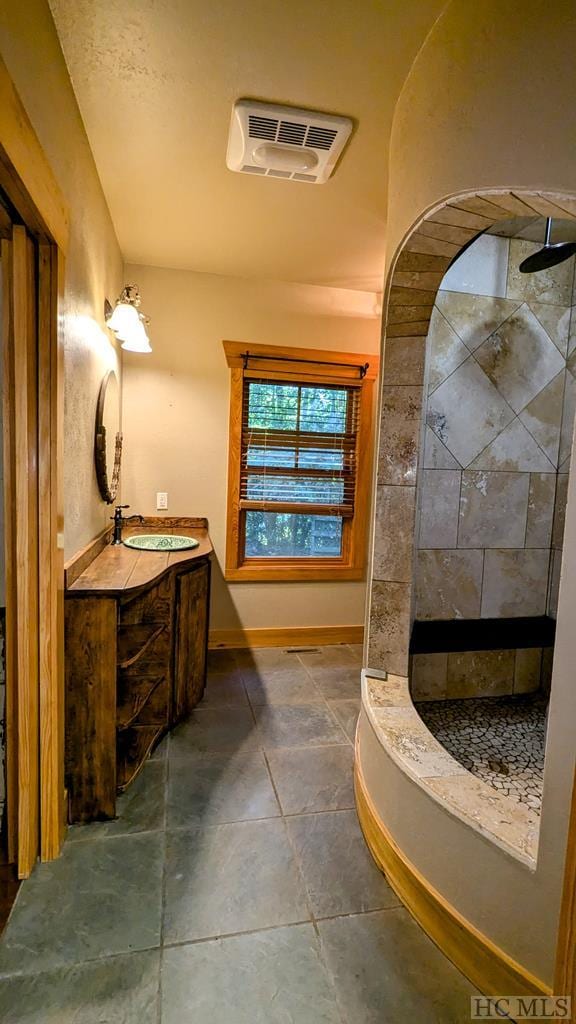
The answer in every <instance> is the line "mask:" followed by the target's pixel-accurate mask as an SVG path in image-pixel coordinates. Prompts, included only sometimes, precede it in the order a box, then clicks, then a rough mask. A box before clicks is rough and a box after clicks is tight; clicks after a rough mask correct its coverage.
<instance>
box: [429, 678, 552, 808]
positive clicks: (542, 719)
mask: <svg viewBox="0 0 576 1024" xmlns="http://www.w3.org/2000/svg"><path fill="white" fill-rule="evenodd" d="M416 708H417V710H418V714H419V715H420V717H421V718H422V719H423V721H424V722H425V723H426V725H427V726H428V728H429V729H430V731H431V732H432V733H434V736H435V737H436V739H437V740H438V741H439V742H440V743H441V744H442V745H443V746H444V747H446V749H447V750H448V751H449V753H450V754H452V757H455V758H456V760H457V761H459V762H460V764H461V765H463V766H464V768H467V769H468V771H469V772H471V773H472V774H473V775H476V776H477V777H478V778H480V779H483V780H484V782H488V783H489V784H490V785H491V786H493V787H494V789H497V790H498V791H499V792H500V793H503V794H504V796H508V797H511V799H513V800H517V801H519V803H522V804H525V805H526V806H527V807H530V808H531V809H532V810H533V811H537V812H538V813H539V812H540V810H541V807H542V788H543V784H544V755H545V747H546V715H547V711H548V698H547V697H545V696H542V695H541V694H540V693H534V694H532V693H531V694H525V695H522V696H512V697H479V698H474V697H473V698H467V699H466V700H435V701H421V702H420V703H417V704H416Z"/></svg>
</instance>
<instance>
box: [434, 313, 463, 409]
mask: <svg viewBox="0 0 576 1024" xmlns="http://www.w3.org/2000/svg"><path fill="white" fill-rule="evenodd" d="M469 354H470V353H469V352H468V349H467V348H466V346H465V345H463V344H462V342H461V341H460V338H459V337H458V335H457V334H456V332H455V331H454V330H453V329H452V327H451V326H450V324H449V323H448V321H447V320H446V319H445V318H444V317H443V316H442V313H441V312H440V311H439V310H438V309H436V307H435V308H434V310H433V312H432V317H431V320H430V330H429V332H428V391H429V392H431V391H435V390H436V388H437V387H438V385H439V384H441V383H442V381H443V380H446V378H447V377H449V376H450V374H451V373H452V371H453V370H455V369H456V367H457V366H460V363H463V362H464V360H465V359H467V358H468V356H469Z"/></svg>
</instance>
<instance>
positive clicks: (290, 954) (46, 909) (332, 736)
mask: <svg viewBox="0 0 576 1024" xmlns="http://www.w3.org/2000/svg"><path fill="white" fill-rule="evenodd" d="M359 674H360V651H359V650H357V649H355V648H352V647H347V646H344V645H342V646H338V647H330V648H321V649H319V650H318V651H308V652H300V653H292V652H284V651H279V650H261V651H254V652H251V653H250V654H248V653H247V652H236V653H235V652H223V653H216V654H214V655H211V658H210V674H209V683H208V689H207V693H206V696H205V699H204V700H203V701H202V703H201V705H200V706H199V708H198V709H197V710H196V711H195V712H194V714H193V715H192V717H191V718H190V719H189V720H188V721H187V722H185V723H183V724H182V725H181V726H180V727H179V728H178V729H177V730H176V731H175V732H174V733H173V734H172V736H170V737H168V738H167V740H165V741H164V742H163V743H162V744H161V746H160V747H159V748H158V750H157V751H156V752H155V755H154V756H153V758H152V759H151V760H150V761H149V762H148V764H147V765H146V766H145V768H144V770H143V771H142V773H141V774H140V776H139V778H138V779H137V781H136V782H135V783H134V785H133V786H132V787H131V788H130V789H129V790H128V792H127V793H126V794H125V796H124V797H123V798H122V799H121V801H120V806H119V817H118V819H117V820H116V821H113V822H108V823H102V824H94V825H90V826H84V827H76V828H73V829H70V830H69V834H68V838H67V841H66V844H65V847H64V853H63V856H62V857H61V859H60V860H57V861H54V862H53V863H51V864H42V865H39V866H38V868H37V869H36V871H35V872H34V874H33V876H32V878H30V879H29V880H28V881H27V882H25V883H24V884H23V885H22V886H21V889H20V892H19V895H18V897H17V900H16V903H15V906H14V909H13V911H12V914H11V917H10V920H9V922H8V926H7V929H6V931H5V933H4V935H3V937H2V940H1V941H0V1020H1V1021H2V1022H6V1024H188V1022H190V1024H390V1022H399V1024H400V1022H402V1024H404V1022H405V1021H410V1022H411V1024H436V1022H438V1024H460V1022H464V1021H468V1020H469V1019H470V1016H469V997H470V995H471V994H472V993H473V989H472V987H471V986H470V985H469V984H468V982H467V981H466V980H465V979H464V978H463V977H462V976H461V975H460V974H459V972H458V971H457V970H456V969H455V968H454V967H453V966H452V965H451V964H450V963H449V962H448V961H447V960H445V958H444V957H443V956H442V955H441V953H440V952H439V951H438V950H437V949H436V947H435V946H434V945H433V943H432V942H430V941H429V940H428V938H427V937H426V936H425V935H424V933H423V932H422V931H421V930H420V928H419V927H418V926H417V925H416V924H415V923H414V922H413V921H412V919H411V918H410V916H409V915H408V913H407V912H406V911H405V910H404V909H403V908H402V907H400V906H399V903H398V900H397V898H396V896H395V895H394V893H393V892H392V890H391V889H390V888H389V886H388V885H387V883H386V881H385V880H384V878H383V876H382V875H381V874H380V873H379V872H378V870H377V869H376V867H375V866H374V864H373V862H372V860H371V858H370V855H369V854H368V851H367V849H366V847H365V845H364V842H363V839H362V836H361V833H360V829H359V826H358V823H357V820H356V814H355V811H354V809H353V808H354V798H353V789H352V763H353V747H352V740H353V735H354V725H355V720H356V715H357V712H358V707H359Z"/></svg>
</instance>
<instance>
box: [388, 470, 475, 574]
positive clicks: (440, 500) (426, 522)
mask: <svg viewBox="0 0 576 1024" xmlns="http://www.w3.org/2000/svg"><path fill="white" fill-rule="evenodd" d="M461 475H462V474H461V472H460V471H459V470H453V469H425V470H423V472H422V477H421V497H420V538H419V547H421V548H455V547H456V541H457V538H458V510H459V504H460V479H461ZM396 489H398V488H396ZM410 578H411V577H410Z"/></svg>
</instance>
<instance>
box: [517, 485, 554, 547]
mask: <svg viewBox="0 0 576 1024" xmlns="http://www.w3.org/2000/svg"><path fill="white" fill-rule="evenodd" d="M555 493H556V474H555V473H532V474H531V476H530V490H529V492H528V518H527V522H526V541H525V544H524V547H527V548H547V547H548V545H549V544H550V538H551V536H552V519H553V516H554V496H555Z"/></svg>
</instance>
